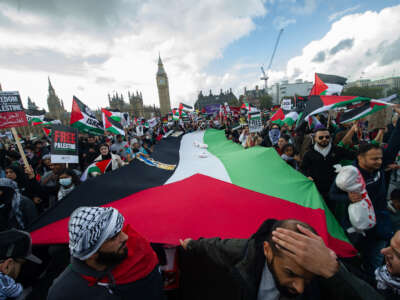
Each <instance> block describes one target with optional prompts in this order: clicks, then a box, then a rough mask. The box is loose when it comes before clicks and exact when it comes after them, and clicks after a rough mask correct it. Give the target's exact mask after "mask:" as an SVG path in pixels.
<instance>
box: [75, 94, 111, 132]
mask: <svg viewBox="0 0 400 300" xmlns="http://www.w3.org/2000/svg"><path fill="white" fill-rule="evenodd" d="M70 125H71V127H74V128H77V129H78V130H79V131H82V132H85V133H89V134H97V135H99V134H104V129H103V124H101V122H100V121H99V120H97V119H96V116H95V115H94V113H93V112H92V111H91V110H90V108H89V107H88V106H86V105H85V104H84V103H83V102H82V101H80V100H79V99H78V98H77V97H75V96H73V99H72V110H71V120H70Z"/></svg>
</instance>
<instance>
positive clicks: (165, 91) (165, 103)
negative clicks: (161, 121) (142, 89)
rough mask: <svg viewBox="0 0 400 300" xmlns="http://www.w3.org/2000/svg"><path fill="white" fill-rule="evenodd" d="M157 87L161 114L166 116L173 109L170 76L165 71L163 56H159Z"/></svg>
mask: <svg viewBox="0 0 400 300" xmlns="http://www.w3.org/2000/svg"><path fill="white" fill-rule="evenodd" d="M156 79H157V88H158V98H159V99H160V112H161V116H166V115H167V114H168V113H169V112H170V111H171V102H170V99H169V85H168V76H167V73H165V70H164V66H163V63H162V61H161V57H160V56H158V71H157V76H156Z"/></svg>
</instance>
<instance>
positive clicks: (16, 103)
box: [0, 88, 29, 166]
mask: <svg viewBox="0 0 400 300" xmlns="http://www.w3.org/2000/svg"><path fill="white" fill-rule="evenodd" d="M21 126H28V121H27V119H26V115H25V111H24V108H23V107H22V102H21V97H20V96H19V92H2V91H1V88H0V128H1V129H4V128H11V132H12V134H13V136H14V139H15V142H16V143H17V147H18V151H19V154H20V155H21V157H22V160H23V162H24V165H25V166H28V165H29V164H28V160H27V159H26V156H25V152H24V149H22V145H21V142H20V140H19V136H18V134H17V131H16V130H15V127H21Z"/></svg>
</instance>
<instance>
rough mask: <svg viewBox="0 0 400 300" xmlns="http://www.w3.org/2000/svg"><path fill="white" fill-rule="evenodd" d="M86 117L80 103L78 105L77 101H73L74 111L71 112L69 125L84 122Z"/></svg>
mask: <svg viewBox="0 0 400 300" xmlns="http://www.w3.org/2000/svg"><path fill="white" fill-rule="evenodd" d="M83 118H84V117H83V115H82V113H81V110H80V108H79V105H78V103H76V101H75V99H72V110H71V119H70V122H69V124H74V123H75V122H78V121H80V120H82V119H83Z"/></svg>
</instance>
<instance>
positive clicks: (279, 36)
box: [260, 28, 283, 91]
mask: <svg viewBox="0 0 400 300" xmlns="http://www.w3.org/2000/svg"><path fill="white" fill-rule="evenodd" d="M282 33H283V28H282V29H281V30H279V34H278V38H277V39H276V42H275V46H274V51H272V55H271V60H270V61H269V65H268V68H267V73H265V71H264V67H263V66H261V72H262V74H263V76H262V77H261V78H260V79H261V80H264V90H265V91H267V89H268V78H269V77H268V73H269V71H270V70H271V66H272V62H273V60H274V56H275V52H276V49H277V48H278V44H279V40H280V39H281V35H282Z"/></svg>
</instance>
